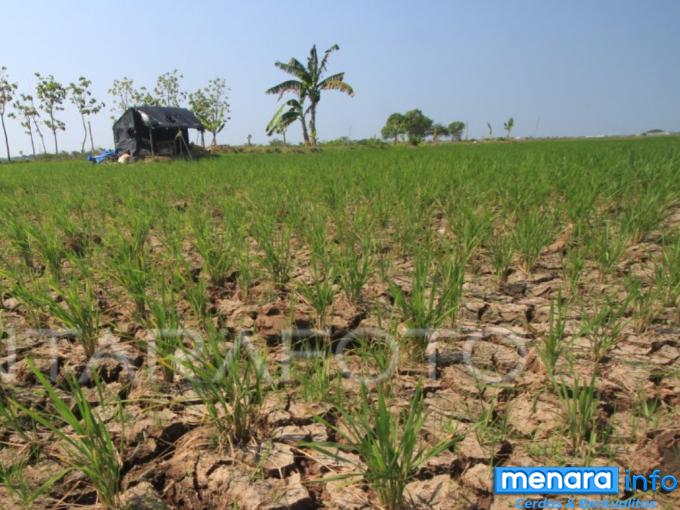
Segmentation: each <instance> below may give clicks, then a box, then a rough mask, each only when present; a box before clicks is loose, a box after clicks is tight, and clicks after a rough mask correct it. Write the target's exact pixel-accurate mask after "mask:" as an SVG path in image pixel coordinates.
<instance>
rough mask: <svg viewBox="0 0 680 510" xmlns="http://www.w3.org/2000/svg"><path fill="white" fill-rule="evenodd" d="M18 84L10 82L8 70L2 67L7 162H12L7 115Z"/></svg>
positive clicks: (0, 106)
mask: <svg viewBox="0 0 680 510" xmlns="http://www.w3.org/2000/svg"><path fill="white" fill-rule="evenodd" d="M16 90H17V84H16V83H12V82H10V81H9V77H8V76H7V68H6V67H4V66H3V67H0V121H1V122H2V133H3V135H4V136H5V149H6V150H7V161H12V156H11V154H10V153H9V138H8V137H7V127H6V126H5V113H6V112H7V108H8V107H9V105H10V104H11V102H12V100H13V99H14V94H15V92H16Z"/></svg>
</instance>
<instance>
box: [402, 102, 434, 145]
mask: <svg viewBox="0 0 680 510" xmlns="http://www.w3.org/2000/svg"><path fill="white" fill-rule="evenodd" d="M404 126H405V128H406V134H407V135H408V141H409V142H410V143H412V144H413V145H418V144H419V143H420V142H421V141H422V140H423V138H425V137H426V136H427V134H428V133H430V130H431V129H432V119H430V118H429V117H427V116H425V115H423V112H421V111H420V110H418V109H416V110H411V111H408V112H406V113H405V114H404Z"/></svg>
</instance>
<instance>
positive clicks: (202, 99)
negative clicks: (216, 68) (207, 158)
mask: <svg viewBox="0 0 680 510" xmlns="http://www.w3.org/2000/svg"><path fill="white" fill-rule="evenodd" d="M228 90H229V89H228V88H227V84H226V82H225V81H224V80H223V79H221V78H215V79H214V80H210V81H209V82H208V85H207V86H206V87H205V88H203V89H198V90H197V91H196V92H193V93H191V94H189V107H190V108H191V111H193V112H194V114H195V115H196V118H198V120H199V121H200V122H201V124H203V126H204V127H205V129H206V130H207V131H208V132H209V133H211V134H212V145H217V133H219V132H220V131H222V129H223V128H224V126H225V124H226V123H227V121H228V120H229V102H228V97H227V91H228ZM201 141H202V142H203V145H204V146H205V141H204V139H203V133H201Z"/></svg>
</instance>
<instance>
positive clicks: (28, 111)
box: [9, 94, 47, 157]
mask: <svg viewBox="0 0 680 510" xmlns="http://www.w3.org/2000/svg"><path fill="white" fill-rule="evenodd" d="M19 98H20V99H19V100H17V101H15V102H14V103H13V104H12V106H13V107H14V110H15V111H14V113H10V114H9V116H10V117H12V118H19V124H21V127H22V128H24V132H25V133H26V134H27V135H28V136H29V138H30V139H31V151H32V153H33V157H35V141H34V140H33V127H34V126H35V128H36V131H37V132H38V134H39V135H40V139H41V140H42V145H43V151H44V152H47V151H46V150H45V140H44V139H43V136H42V133H41V132H40V128H39V127H38V119H39V118H40V114H39V113H38V109H37V108H36V107H35V104H34V103H33V96H31V95H26V94H20V96H19Z"/></svg>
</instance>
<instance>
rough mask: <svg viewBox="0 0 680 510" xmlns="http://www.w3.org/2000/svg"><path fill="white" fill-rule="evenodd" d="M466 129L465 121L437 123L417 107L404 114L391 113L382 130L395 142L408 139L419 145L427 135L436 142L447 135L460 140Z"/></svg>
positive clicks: (383, 135)
mask: <svg viewBox="0 0 680 510" xmlns="http://www.w3.org/2000/svg"><path fill="white" fill-rule="evenodd" d="M464 131H465V123H464V122H461V121H459V120H456V121H453V122H451V123H450V124H449V125H448V126H445V125H444V124H440V123H435V122H434V121H433V120H432V119H430V118H429V117H428V116H427V115H425V114H423V112H422V111H420V110H418V109H415V110H410V111H408V112H406V113H403V114H402V113H393V114H392V115H390V116H389V117H388V118H387V122H386V123H385V126H384V127H383V128H382V130H381V134H382V137H383V138H384V139H386V140H389V139H391V140H392V141H393V142H394V143H397V142H399V141H400V140H402V141H403V140H408V142H409V143H412V144H414V145H417V144H419V143H420V142H422V141H423V140H424V139H425V138H426V137H432V141H433V142H434V143H437V141H438V140H439V139H440V138H446V137H451V139H452V140H454V141H460V140H462V138H463V132H464Z"/></svg>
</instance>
